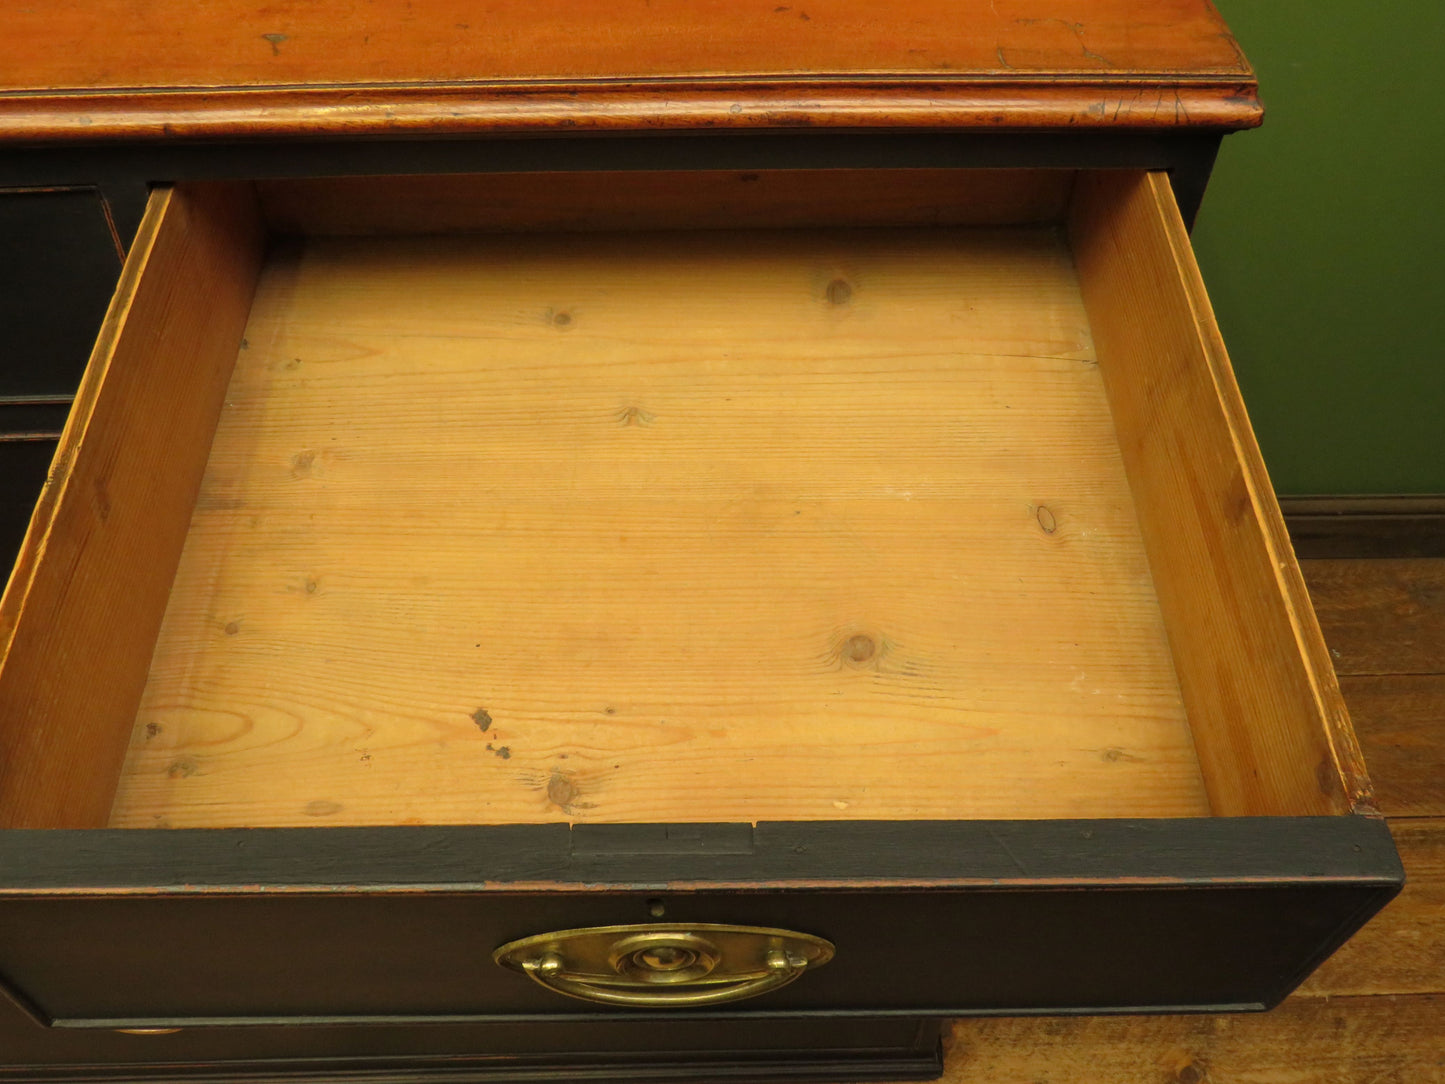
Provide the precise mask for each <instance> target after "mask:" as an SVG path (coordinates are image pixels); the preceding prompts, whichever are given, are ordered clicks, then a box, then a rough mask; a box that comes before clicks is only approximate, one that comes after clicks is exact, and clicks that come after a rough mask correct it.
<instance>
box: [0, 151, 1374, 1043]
mask: <svg viewBox="0 0 1445 1084" xmlns="http://www.w3.org/2000/svg"><path fill="white" fill-rule="evenodd" d="M0 632H3V636H4V639H3V647H4V656H3V663H0V707H3V712H0V824H3V826H4V827H3V829H0V975H3V977H4V981H5V983H6V985H7V986H8V988H9V989H10V990H11V991H12V993H13V996H14V998H15V1000H16V1002H17V1004H20V1005H23V1006H25V1007H26V1008H27V1010H28V1011H29V1012H30V1013H31V1015H32V1016H33V1017H34V1018H35V1019H36V1020H37V1021H38V1022H39V1023H40V1024H42V1025H43V1024H48V1025H51V1026H53V1027H55V1028H58V1029H85V1028H90V1029H95V1028H102V1029H116V1028H131V1029H134V1028H172V1027H182V1028H187V1029H190V1028H204V1029H213V1028H219V1029H224V1028H226V1027H233V1026H238V1025H245V1026H251V1027H269V1026H282V1025H284V1026H298V1027H300V1026H304V1027H321V1026H323V1025H325V1026H330V1025H334V1024H339V1023H345V1022H351V1023H370V1024H373V1025H377V1024H382V1023H387V1024H388V1025H390V1024H400V1023H407V1024H415V1023H421V1022H429V1023H431V1024H436V1025H442V1024H448V1025H451V1024H467V1025H469V1026H470V1025H472V1024H480V1023H482V1022H488V1021H490V1022H493V1023H496V1022H500V1021H511V1022H514V1023H515V1022H524V1021H534V1022H535V1021H542V1022H545V1021H554V1020H558V1019H574V1020H579V1021H580V1020H602V1019H624V1020H625V1019H629V1018H630V1019H633V1020H634V1022H635V1021H636V1020H641V1019H654V1018H657V1019H678V1020H683V1019H686V1020H695V1021H701V1020H711V1019H718V1020H731V1019H759V1020H761V1019H774V1020H796V1021H802V1020H807V1019H814V1018H816V1017H818V1016H819V1015H820V1014H821V1015H825V1016H828V1017H830V1018H832V1017H844V1016H848V1017H853V1016H856V1017H857V1018H858V1019H860V1020H864V1019H868V1020H874V1019H879V1018H882V1017H886V1016H888V1015H889V1014H897V1015H899V1016H900V1017H909V1018H924V1017H935V1016H937V1015H939V1014H951V1013H1001V1012H1008V1013H1018V1012H1085V1011H1090V1012H1092V1011H1138V1010H1144V1009H1153V1010H1177V1009H1181V1008H1183V1009H1189V1008H1193V1009H1219V1008H1241V1009H1247V1008H1261V1007H1264V1006H1267V1005H1269V1004H1271V1003H1273V1002H1274V1001H1275V1000H1277V999H1278V998H1280V997H1282V996H1283V995H1284V994H1285V993H1286V992H1287V991H1288V990H1289V989H1290V988H1291V987H1292V986H1293V985H1294V984H1295V983H1297V982H1298V981H1299V980H1300V979H1302V978H1303V977H1304V976H1305V975H1306V974H1307V973H1308V972H1309V970H1310V969H1311V968H1312V967H1313V966H1314V965H1315V964H1317V963H1318V962H1319V961H1320V960H1321V959H1323V957H1324V956H1325V955H1326V954H1328V953H1329V952H1330V951H1332V950H1333V948H1334V947H1335V946H1337V945H1338V944H1339V943H1340V942H1341V941H1342V940H1343V939H1344V938H1345V937H1347V936H1348V935H1349V934H1350V933H1351V932H1352V931H1353V930H1354V929H1356V928H1357V927H1358V926H1359V925H1360V924H1361V923H1363V922H1364V921H1365V920H1366V919H1367V918H1368V917H1369V915H1370V914H1372V913H1373V911H1374V910H1376V909H1378V907H1379V906H1381V905H1382V904H1383V903H1384V902H1385V901H1386V900H1387V899H1388V898H1389V897H1390V896H1391V895H1392V894H1393V893H1394V892H1395V891H1396V890H1397V889H1398V886H1399V882H1400V877H1401V874H1400V868H1399V864H1398V860H1397V859H1396V857H1395V854H1394V850H1393V847H1392V845H1391V844H1390V841H1389V836H1388V833H1387V832H1386V831H1385V829H1384V826H1383V824H1382V822H1380V821H1379V820H1378V818H1376V817H1374V816H1373V814H1372V806H1371V803H1370V796H1369V784H1368V780H1367V778H1366V776H1365V773H1364V768H1363V764H1362V763H1361V761H1360V758H1359V753H1358V748H1357V746H1356V744H1355V741H1354V737H1353V734H1352V732H1351V729H1350V725H1349V720H1348V717H1347V715H1346V714H1345V711H1344V707H1343V704H1342V702H1341V701H1340V698H1339V693H1338V689H1337V688H1336V685H1335V681H1334V676H1333V674H1332V672H1331V670H1330V667H1329V661H1328V655H1327V653H1326V652H1325V649H1324V645H1323V643H1322V641H1321V640H1320V637H1319V632H1318V629H1317V628H1316V626H1315V623H1314V620H1313V615H1312V613H1311V611H1310V610H1309V605H1308V599H1307V597H1306V595H1305V593H1304V588H1303V584H1302V581H1301V580H1300V577H1299V573H1298V569H1297V568H1296V567H1295V564H1294V561H1293V558H1292V556H1291V554H1290V551H1289V547H1288V541H1287V538H1286V537H1285V535H1284V531H1283V527H1282V525H1281V523H1280V520H1279V514H1278V510H1277V508H1276V507H1275V505H1274V503H1273V498H1272V496H1271V494H1270V490H1269V486H1268V479H1267V477H1266V476H1265V474H1264V471H1263V467H1262V466H1261V464H1260V462H1259V456H1258V451H1257V449H1256V448H1255V446H1254V443H1253V439H1252V437H1251V435H1250V432H1249V428H1248V423H1247V419H1246V418H1245V416H1244V413H1243V407H1242V405H1241V403H1240V402H1239V398H1238V393H1237V390H1236V389H1235V387H1234V384H1233V380H1232V377H1231V375H1230V372H1229V366H1228V361H1227V358H1226V357H1225V355H1224V352H1223V347H1222V345H1221V344H1220V342H1219V340H1218V336H1217V332H1216V330H1215V328H1214V325H1213V322H1212V317H1211V316H1210V313H1209V308H1208V301H1207V298H1206V297H1205V295H1204V293H1203V289H1202V286H1201V285H1200V283H1199V279H1198V274H1197V270H1196V269H1195V267H1194V264H1193V259H1192V255H1191V254H1190V251H1189V247H1188V240H1187V237H1186V235H1185V233H1184V229H1183V225H1182V223H1181V221H1180V219H1179V214H1178V211H1177V208H1176V207H1175V205H1174V203H1173V199H1172V196H1171V195H1170V191H1169V187H1168V183H1167V181H1166V180H1165V179H1164V178H1163V177H1162V176H1158V175H1150V174H1142V173H1125V172H1121V173H1094V174H1077V175H1076V174H1074V173H1071V172H1048V171H1019V172H1009V171H999V172H987V171H984V172H972V173H968V172H950V171H897V172H892V173H888V172H883V173H868V172H857V171H826V172H824V173H820V174H806V173H776V174H773V173H764V174H690V175H662V174H659V175H649V176H648V177H647V178H646V180H645V181H639V180H638V179H637V178H636V177H634V176H629V177H626V178H623V177H618V176H611V175H597V176H585V175H575V174H569V175H537V176H525V177H515V176H511V177H508V176H499V177H486V178H407V179H394V178H363V179H351V180H347V181H307V182H294V183H293V182H287V183H281V182H274V183H267V184H260V185H256V186H250V185H194V186H185V185H182V186H177V187H175V188H169V189H162V190H159V191H157V193H156V194H155V196H154V197H153V200H152V203H151V207H150V211H149V213H148V215H147V218H146V221H145V224H144V225H143V227H142V230H141V232H140V235H139V237H138V239H137V243H136V245H135V248H134V250H133V252H132V254H131V257H130V260H129V261H128V263H127V266H126V270H125V273H124V276H123V280H122V283H121V286H120V289H119V291H118V292H117V295H116V298H115V301H114V303H113V305H112V307H111V312H110V315H109V317H108V318H107V322H106V326H105V328H104V330H103V331H102V334H101V337H100V340H99V342H98V344H97V346H96V351H95V354H94V356H93V358H92V361H91V364H90V367H89V369H88V371H87V374H86V378H85V381H84V383H83V385H82V388H81V391H80V394H79V396H78V399H77V404H76V408H75V411H74V413H73V414H72V416H71V419H70V422H69V424H68V426H67V429H66V431H65V434H64V436H63V438H62V440H61V444H60V449H59V452H58V453H57V457H56V460H55V463H54V465H53V468H52V470H51V473H50V479H49V482H48V483H47V486H46V489H45V492H44V494H43V495H42V497H41V500H40V503H39V504H38V506H37V508H36V511H35V515H34V517H33V519H32V522H31V525H30V529H29V534H28V536H27V540H26V543H25V546H24V547H23V548H22V551H21V556H20V559H19V561H18V563H17V565H16V570H15V573H14V574H13V576H12V578H11V581H10V585H9V587H8V589H7V592H6V594H5V598H4V601H3V603H0ZM579 929H580V930H587V931H591V932H590V933H586V934H579V933H577V932H576V931H578V930H579ZM519 942H520V944H519ZM910 1056H911V1055H910Z"/></svg>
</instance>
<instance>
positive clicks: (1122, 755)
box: [1099, 747, 1144, 764]
mask: <svg viewBox="0 0 1445 1084" xmlns="http://www.w3.org/2000/svg"><path fill="white" fill-rule="evenodd" d="M1099 759H1100V760H1107V761H1108V762H1109V763H1110V764H1117V763H1118V762H1119V761H1121V760H1124V761H1143V759H1144V758H1143V757H1138V756H1135V755H1134V754H1133V753H1129V752H1126V751H1124V750H1123V749H1120V748H1118V747H1111V748H1109V749H1105V750H1104V751H1103V752H1101V753H1100V754H1099Z"/></svg>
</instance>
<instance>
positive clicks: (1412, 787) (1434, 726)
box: [1327, 626, 1445, 817]
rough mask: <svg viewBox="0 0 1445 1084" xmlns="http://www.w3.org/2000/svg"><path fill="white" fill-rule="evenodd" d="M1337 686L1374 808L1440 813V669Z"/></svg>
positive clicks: (1444, 787)
mask: <svg viewBox="0 0 1445 1084" xmlns="http://www.w3.org/2000/svg"><path fill="white" fill-rule="evenodd" d="M1327 628H1329V627H1328V626H1327ZM1329 634H1331V635H1333V629H1332V628H1329ZM1440 667H1441V669H1442V670H1445V658H1442V660H1441V662H1440ZM1340 686H1341V688H1342V689H1343V690H1344V694H1345V702H1346V703H1348V704H1349V706H1350V718H1351V719H1353V720H1354V723H1355V730H1356V731H1357V732H1358V733H1359V736H1360V746H1361V747H1362V748H1363V749H1364V751H1365V762H1366V763H1367V764H1369V766H1370V776H1371V778H1372V779H1374V781H1375V796H1376V799H1377V800H1378V801H1379V804H1380V811H1381V812H1382V813H1384V814H1385V815H1386V816H1388V817H1445V673H1440V674H1385V675H1379V676H1372V677H1347V678H1341V679H1340Z"/></svg>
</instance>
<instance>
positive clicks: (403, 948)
mask: <svg viewBox="0 0 1445 1084" xmlns="http://www.w3.org/2000/svg"><path fill="white" fill-rule="evenodd" d="M664 898H665V899H666V900H667V906H668V917H669V919H675V920H676V921H679V922H690V921H698V922H717V921H721V922H736V923H742V924H751V925H767V926H782V927H786V928H789V929H797V930H803V931H808V932H816V933H819V934H821V935H822V936H825V937H827V938H829V939H830V940H832V941H834V942H835V944H836V945H837V957H836V958H835V959H834V960H833V961H832V962H831V963H829V964H827V965H826V966H825V967H823V968H820V969H819V970H818V971H817V972H816V973H812V974H806V975H804V976H803V977H802V978H800V979H799V980H798V981H797V982H795V983H794V984H792V985H791V986H788V987H786V988H784V989H782V990H779V991H776V992H773V993H769V994H764V995H762V996H759V997H756V998H753V999H751V1000H748V1001H744V1002H738V1003H736V1006H735V1008H733V1009H731V1010H730V1011H732V1012H734V1013H747V1012H785V1013H786V1012H819V1011H826V1012H840V1011H842V1012H854V1013H860V1014H868V1013H876V1012H878V1011H879V1010H880V1009H887V1010H897V1011H907V1012H913V1013H920V1012H927V1013H948V1014H960V1013H969V1012H1000V1011H1001V1012H1039V1011H1045V1010H1053V1011H1082V1010H1111V1009H1112V1010H1118V1009H1125V1008H1130V1007H1134V1006H1152V1007H1165V1008H1169V1007H1180V1008H1190V1007H1194V1008H1215V1007H1221V1008H1228V1007H1233V1008H1250V1007H1261V1006H1263V1005H1265V1004H1267V1003H1270V1002H1272V1001H1274V1000H1275V999H1276V998H1277V997H1279V996H1282V995H1283V993H1284V992H1285V991H1286V989H1287V988H1288V987H1289V986H1290V985H1292V982H1293V981H1294V980H1296V979H1297V978H1298V977H1300V976H1299V972H1300V969H1301V961H1302V960H1307V959H1308V958H1309V957H1310V956H1311V955H1312V954H1313V952H1314V950H1315V949H1316V948H1317V947H1318V946H1319V945H1320V944H1321V943H1323V942H1325V941H1327V940H1329V939H1330V938H1331V937H1332V935H1334V934H1335V932H1336V931H1337V929H1338V927H1339V926H1340V924H1341V921H1342V916H1348V915H1350V914H1353V913H1355V912H1358V911H1359V910H1361V909H1362V908H1363V907H1364V906H1365V905H1366V904H1367V903H1368V902H1369V899H1370V890H1368V889H1360V888H1354V889H1350V888H1336V889H1333V890H1324V889H1320V888H1318V887H1306V888H1274V889H1266V888H1229V889H1205V888H1198V889H1147V890H1143V889H1134V890H1100V891H1096V892H1082V891H1042V890H1041V891H1029V890H1013V891H1006V892H989V891H964V892H939V893H933V894H918V893H909V892H894V893H871V892H870V893H859V894H852V893H845V894H831V893H830V894H819V893H789V894H784V895H756V894H727V895H713V894H703V895H685V896H678V895H672V896H667V897H664ZM647 905H648V897H647V896H644V895H635V896H625V895H608V896H606V897H600V898H584V897H566V896H564V897H559V898H550V899H537V898H534V897H527V896H511V897H505V898H497V897H479V896H466V895H463V896H445V897H437V896H412V897H408V896H338V897H317V896H306V897H290V898H276V899H265V898H232V899H204V898H190V899H174V898H173V899H108V900H91V901H64V900H45V901H40V900H36V901H26V902H17V903H11V904H7V905H6V906H5V907H4V908H3V910H0V925H3V926H4V928H5V929H6V930H7V931H25V933H26V936H25V937H24V938H23V940H12V938H11V936H10V935H9V934H8V933H7V935H6V936H5V938H4V943H3V947H0V952H3V957H4V960H5V964H6V973H7V976H8V978H9V979H10V981H11V982H12V983H13V984H14V985H15V987H16V988H17V989H18V990H19V991H20V992H22V993H23V994H24V995H25V996H26V997H27V998H29V999H30V1000H31V1001H32V1002H34V1003H35V1004H36V1006H37V1007H38V1008H39V1009H40V1010H41V1012H42V1013H43V1014H45V1015H46V1016H49V1017H53V1018H56V1019H57V1021H58V1022H60V1023H62V1024H68V1025H81V1026H84V1025H87V1024H89V1025H92V1026H109V1027H134V1026H144V1025H155V1024H157V1023H161V1024H189V1023H194V1022H196V1021H197V1020H198V1019H201V1020H204V1019H211V1020H218V1021H232V1022H246V1021H266V1020H269V1021H275V1022H282V1021H285V1020H288V1019H290V1020H297V1019H320V1020H333V1021H334V1020H345V1019H348V1018H350V1019H358V1018H411V1019H427V1018H430V1019H446V1018H452V1019H456V1018H475V1019H484V1018H489V1019H495V1018H499V1017H518V1016H526V1017H537V1016H555V1015H569V1016H571V1015H592V1016H595V1015H598V1014H602V1015H615V1014H617V1013H623V1014H629V1015H635V1014H636V1013H637V1012H638V1011H639V1010H628V1009H621V1010H619V1009H610V1008H608V1007H605V1006H600V1005H599V1006H589V1005H588V1004H587V1003H585V1002H582V1001H578V1000H574V999H570V998H567V997H564V996H561V995H559V994H557V993H554V992H552V991H550V990H547V989H544V988H542V987H541V986H539V985H537V984H535V983H533V982H531V981H530V980H529V979H527V978H525V977H523V976H521V975H518V974H514V973H511V972H508V971H503V970H501V969H500V968H498V967H497V966H496V965H495V964H493V963H492V960H491V953H492V950H493V949H494V948H496V947H497V946H498V945H499V944H502V943H503V942H505V941H508V940H511V939H513V938H516V937H521V936H526V935H528V934H533V933H542V932H545V931H548V930H554V929H566V928H569V927H576V926H584V925H605V924H622V923H628V922H635V921H639V920H641V921H645V920H646V917H647ZM643 1011H645V1010H643ZM679 1011H688V1010H669V1011H668V1015H672V1014H673V1013H676V1012H679Z"/></svg>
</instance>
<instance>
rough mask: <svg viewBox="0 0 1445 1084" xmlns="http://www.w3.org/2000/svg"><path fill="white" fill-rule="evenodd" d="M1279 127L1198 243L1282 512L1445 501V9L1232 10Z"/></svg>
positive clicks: (1240, 4) (1231, 186)
mask: <svg viewBox="0 0 1445 1084" xmlns="http://www.w3.org/2000/svg"><path fill="white" fill-rule="evenodd" d="M1216 2H1217V3H1218V6H1219V8H1220V10H1221V11H1222V13H1223V15H1224V17H1225V19H1226V21H1227V22H1228V23H1229V25H1230V27H1231V29H1233V31H1234V33H1235V36H1236V37H1238V38H1239V40H1240V43H1241V44H1242V45H1243V46H1244V51H1245V53H1246V55H1248V56H1249V58H1250V60H1251V61H1252V62H1253V64H1254V66H1255V69H1256V71H1257V72H1258V73H1259V82H1260V93H1261V97H1262V98H1263V99H1264V103H1265V109H1266V116H1265V122H1264V127H1263V128H1261V129H1258V130H1257V131H1252V132H1241V133H1239V134H1236V135H1232V136H1228V137H1226V139H1225V140H1224V147H1223V149H1222V150H1221V152H1220V156H1219V163H1218V165H1217V167H1216V169H1215V173H1214V177H1213V180H1212V181H1211V182H1210V188H1209V192H1208V194H1207V195H1206V196H1205V199H1204V208H1203V210H1202V212H1201V214H1200V217H1199V221H1198V224H1197V225H1196V227H1195V231H1194V240H1195V246H1196V248H1197V250H1198V253H1199V262H1200V264H1201V266H1202V268H1203V271H1204V279H1205V282H1206V283H1207V284H1208V287H1209V292H1210V296H1211V297H1212V298H1213V300H1214V305H1215V309H1216V311H1217V312H1218V314H1219V322H1220V325H1221V327H1222V329H1223V331H1224V338H1225V341H1226V342H1227V343H1228V344H1229V350H1230V356H1231V357H1232V358H1233V360H1234V365H1235V369H1236V371H1237V372H1238V374H1239V382H1240V385H1241V387H1242V388H1243V390H1244V397H1245V401H1246V403H1247V404H1248V406H1249V411H1250V417H1251V418H1252V420H1253V422H1254V427H1255V431H1256V432H1257V433H1258V435H1259V441H1260V445H1261V446H1262V448H1263V449H1264V458H1265V462H1266V464H1267V465H1268V467H1269V471H1270V476H1271V478H1272V479H1273V481H1274V485H1275V488H1276V490H1278V491H1279V492H1280V493H1289V494H1304V493H1321V494H1333V493H1445V3H1441V2H1440V0H1394V2H1389V3H1383V4H1361V3H1357V2H1346V0H1315V2H1313V3H1310V2H1306V0H1216Z"/></svg>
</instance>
